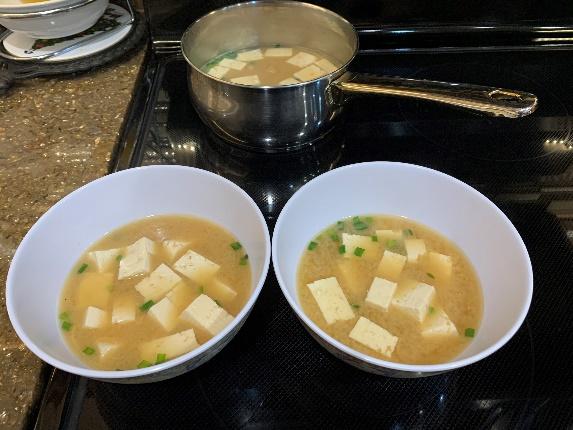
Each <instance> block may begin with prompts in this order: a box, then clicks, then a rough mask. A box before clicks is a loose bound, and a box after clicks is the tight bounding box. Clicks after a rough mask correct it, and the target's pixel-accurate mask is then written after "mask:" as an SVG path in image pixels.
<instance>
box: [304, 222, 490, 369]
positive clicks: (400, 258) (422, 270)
mask: <svg viewBox="0 0 573 430" xmlns="http://www.w3.org/2000/svg"><path fill="white" fill-rule="evenodd" d="M297 286H298V296H299V301H300V304H301V306H302V308H303V310H304V312H305V313H306V314H307V315H308V317H309V318H310V319H312V320H313V321H314V322H315V323H316V324H317V325H318V326H319V327H320V328H321V329H322V330H324V331H325V332H326V333H328V334H329V335H330V336H332V337H333V338H335V339H337V340H338V341H340V342H342V343H344V344H346V345H348V346H350V347H352V348H353V349H355V350H357V351H360V352H362V353H365V354H368V355H370V356H373V357H376V358H381V359H384V360H390V361H395V362H399V363H406V364H436V363H443V362H447V361H449V360H451V359H453V358H454V357H456V356H457V355H458V354H460V353H461V352H462V351H463V350H464V349H465V348H466V347H467V346H468V344H469V343H470V341H471V339H472V338H473V337H474V336H475V335H476V333H477V330H478V328H479V325H480V321H481V318H482V313H483V298H482V292H481V287H480V284H479V280H478V278H477V275H476V273H475V271H474V269H473V267H472V265H471V263H470V261H469V260H468V259H467V257H465V255H464V254H463V252H462V251H461V250H460V249H459V248H458V247H457V246H456V245H455V244H453V243H452V242H450V241H449V240H448V239H446V238H445V237H444V236H442V235H440V234H439V233H437V232H435V231H433V230H432V229H430V228H428V227H426V226H423V225H421V224H419V223H416V222H413V221H411V220H408V219H405V218H399V217H391V216H360V217H353V218H349V219H345V220H342V221H339V222H338V223H337V224H336V225H333V226H330V227H328V228H327V229H326V230H324V231H323V232H321V233H320V234H319V235H318V236H317V237H316V238H314V239H313V240H312V241H311V242H310V243H309V244H308V247H307V249H306V250H305V252H304V254H303V256H302V258H301V261H300V264H299V270H298V283H297Z"/></svg>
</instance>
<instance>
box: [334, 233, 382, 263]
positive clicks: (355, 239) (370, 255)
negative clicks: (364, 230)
mask: <svg viewBox="0 0 573 430" xmlns="http://www.w3.org/2000/svg"><path fill="white" fill-rule="evenodd" d="M342 243H343V245H344V246H345V247H346V252H345V253H344V257H346V258H362V259H365V260H372V259H375V258H378V256H379V246H378V242H374V241H373V240H372V238H371V237H370V236H361V235H359V234H348V233H342ZM356 248H362V249H364V252H363V253H362V255H361V256H360V257H358V256H357V255H356V254H355V251H356Z"/></svg>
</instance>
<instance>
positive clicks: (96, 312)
mask: <svg viewBox="0 0 573 430" xmlns="http://www.w3.org/2000/svg"><path fill="white" fill-rule="evenodd" d="M108 321H109V316H108V313H107V312H106V311H102V310H101V309H99V308H96V307H94V306H88V308H87V309H86V316H85V318H84V327H85V328H102V327H105V326H106V325H107V324H108Z"/></svg>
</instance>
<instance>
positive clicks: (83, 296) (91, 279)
mask: <svg viewBox="0 0 573 430" xmlns="http://www.w3.org/2000/svg"><path fill="white" fill-rule="evenodd" d="M79 276H81V281H80V283H79V285H78V287H77V289H76V304H77V306H78V307H81V308H84V307H88V306H95V307H98V308H107V306H108V303H109V298H110V289H111V288H110V287H111V286H112V285H113V274H111V273H96V272H84V273H82V274H81V275H79Z"/></svg>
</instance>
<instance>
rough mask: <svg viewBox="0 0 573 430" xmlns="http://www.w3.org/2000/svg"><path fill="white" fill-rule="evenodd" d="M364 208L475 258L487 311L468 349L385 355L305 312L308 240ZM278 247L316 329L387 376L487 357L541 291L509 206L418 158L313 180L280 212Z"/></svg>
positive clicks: (339, 350) (352, 358)
mask: <svg viewBox="0 0 573 430" xmlns="http://www.w3.org/2000/svg"><path fill="white" fill-rule="evenodd" d="M364 214H386V215H397V216H404V217H407V218H411V219H412V220H414V221H418V222H421V223H423V224H425V225H427V226H429V227H431V228H433V229H435V230H437V231H438V232H440V233H442V234H443V235H445V236H446V237H448V238H449V239H450V240H452V241H453V242H454V243H456V244H457V245H458V246H459V247H460V248H461V249H462V250H463V251H464V252H465V254H466V255H467V256H468V258H469V259H470V260H471V262H472V264H473V266H474V268H475V269H476V272H477V274H478V277H479V279H480V282H481V287H482V291H483V296H484V315H483V319H482V323H481V326H480V328H479V330H478V332H477V335H476V337H475V339H473V341H472V342H471V344H470V345H469V346H468V348H467V349H466V350H464V351H463V352H462V354H461V355H460V356H458V357H456V358H454V359H453V360H451V361H449V362H446V363H441V364H428V365H411V364H400V363H394V362H391V361H386V360H382V359H377V358H374V357H371V356H368V355H366V354H363V353H360V352H358V351H356V350H354V349H352V348H350V347H348V346H346V345H344V344H342V343H341V342H339V341H337V340H335V339H334V338H332V337H331V336H329V335H328V334H327V333H325V332H324V331H323V330H321V329H320V328H319V327H318V326H317V325H316V324H315V323H314V322H313V321H312V320H311V319H310V318H308V317H307V316H306V315H305V313H304V312H303V310H302V308H301V306H300V303H299V300H298V294H297V285H296V275H297V269H298V264H299V260H300V258H301V256H302V253H303V251H304V249H305V247H306V246H307V244H308V242H309V241H310V240H311V239H312V238H313V237H315V236H316V234H317V233H318V232H320V231H321V230H323V229H324V228H326V227H327V226H328V225H331V224H333V223H335V222H336V221H338V220H340V219H342V218H345V217H348V216H352V215H364ZM272 254H273V257H272V258H273V266H274V270H275V274H276V276H277V279H278V282H279V285H280V287H281V289H282V292H283V294H284V295H285V297H286V299H287V300H288V302H289V304H290V306H291V307H292V308H293V309H294V311H295V312H296V314H297V316H298V317H299V319H300V320H301V322H302V323H303V325H304V326H305V327H306V328H307V330H308V331H309V332H310V334H311V335H312V336H313V337H314V338H315V339H316V340H317V341H318V342H319V343H320V344H321V345H323V346H324V347H325V348H326V349H327V350H328V351H330V352H331V353H332V354H334V355H335V356H336V357H338V358H340V359H342V360H344V361H346V362H348V363H349V364H352V365H354V366H356V367H358V368H361V369H363V370H366V371H369V372H372V373H376V374H380V375H385V376H392V377H410V378H412V377H421V376H430V375H434V374H437V373H442V372H445V371H449V370H453V369H457V368H459V367H463V366H467V365H469V364H472V363H475V362H476V361H478V360H481V359H483V358H485V357H487V356H488V355H490V354H492V353H494V352H495V351H497V350H498V349H499V348H501V347H502V346H503V345H504V344H505V343H506V342H507V341H509V339H511V337H512V336H513V335H514V334H515V332H516V331H517V330H518V329H519V327H520V326H521V324H522V323H523V320H524V319H525V316H526V314H527V311H528V310H529V305H530V303H531V297H532V293H533V274H532V269H531V262H530V260H529V255H528V253H527V249H526V248H525V245H524V244H523V241H522V239H521V237H520V236H519V233H518V232H517V230H516V229H515V227H514V226H513V225H512V224H511V222H510V221H509V220H508V219H507V217H506V216H505V215H504V214H503V212H501V211H500V210H499V209H498V208H497V207H496V206H495V205H494V204H493V203H492V202H491V201H490V200H488V199H487V198H486V197H485V196H483V195H482V194H480V193H479V192H478V191H476V190H475V189H474V188H472V187H470V186H469V185H467V184H465V183H463V182H461V181H459V180H457V179H455V178H453V177H451V176H448V175H446V174H444V173H440V172H438V171H435V170H431V169H428V168H425V167H420V166H415V165H411V164H403V163H390V162H372V163H361V164H354V165H350V166H345V167H341V168H338V169H335V170H332V171H330V172H328V173H325V174H323V175H321V176H319V177H317V178H315V179H313V180H312V181H310V182H308V183H307V184H306V185H304V186H303V187H302V188H300V189H299V190H298V191H297V192H296V193H295V194H294V195H293V196H292V198H291V199H290V200H289V201H288V202H287V204H286V205H285V207H284V209H283V210H282V212H281V214H280V215H279V217H278V219H277V223H276V226H275V230H274V234H273V243H272Z"/></svg>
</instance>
